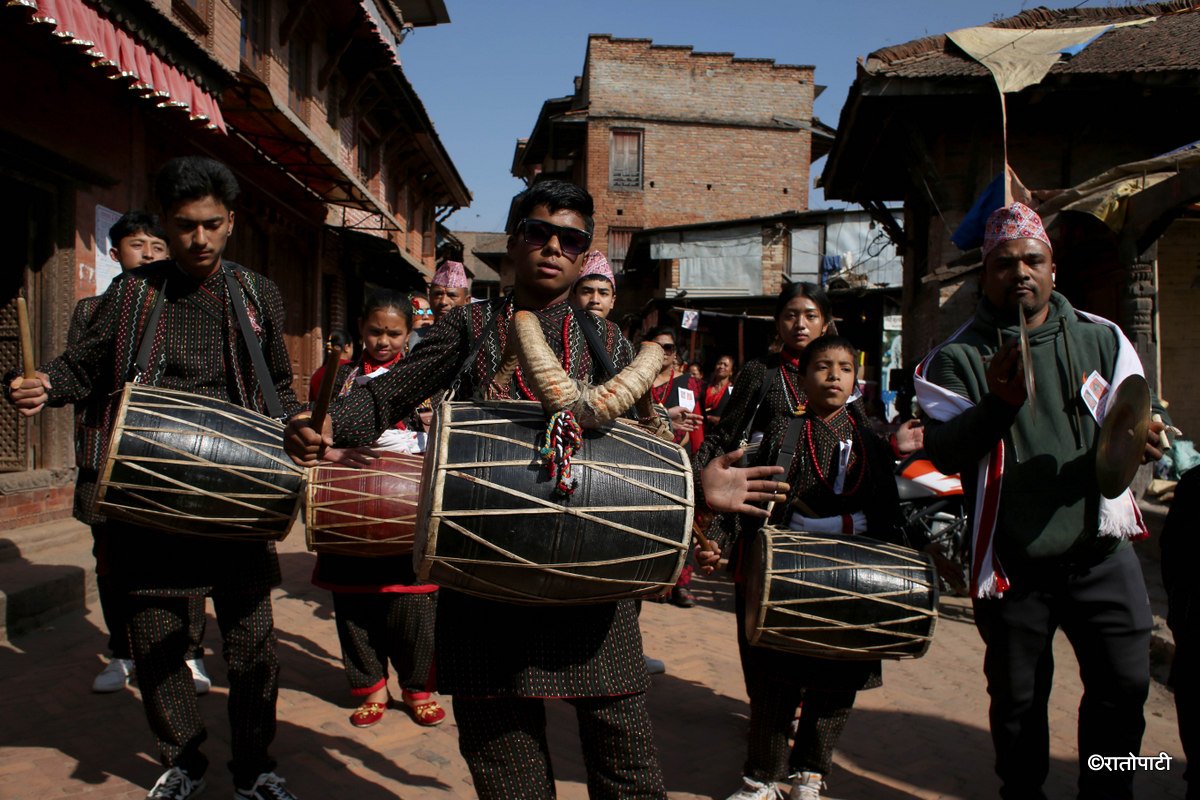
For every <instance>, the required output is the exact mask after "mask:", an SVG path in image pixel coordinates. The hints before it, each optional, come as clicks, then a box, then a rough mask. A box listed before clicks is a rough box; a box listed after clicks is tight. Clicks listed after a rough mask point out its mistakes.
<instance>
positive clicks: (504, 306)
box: [434, 295, 513, 405]
mask: <svg viewBox="0 0 1200 800" xmlns="http://www.w3.org/2000/svg"><path fill="white" fill-rule="evenodd" d="M512 301H513V299H512V295H509V296H508V297H506V298H505V300H504V302H503V303H501V304H500V307H499V308H498V309H496V314H495V316H493V317H492V323H491V326H490V327H491V328H499V327H500V319H501V318H502V317H503V316H504V313H505V311H507V310H508V306H509V304H510V303H512ZM488 329H489V326H488V325H484V326H483V329H482V330H481V331H480V332H479V336H477V337H476V338H475V342H474V343H473V344H472V345H471V349H470V350H468V351H467V358H466V360H465V361H463V362H462V366H460V367H459V368H458V373H457V374H456V375H455V376H454V380H453V381H451V382H450V387H449V388H448V389H446V393H445V394H443V395H442V400H443V401H449V400H453V399H454V398H455V397H456V396H457V395H458V387H459V385H460V384H462V380H463V378H465V377H466V376H467V373H468V372H470V371H471V370H472V369H473V368H474V367H475V359H477V358H479V351H480V350H482V349H483V343H484V342H485V341H486V340H487V338H488ZM489 380H490V379H489ZM435 397H436V395H435ZM434 405H437V404H436V403H435V404H434Z"/></svg>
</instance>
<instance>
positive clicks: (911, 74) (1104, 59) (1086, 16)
mask: <svg viewBox="0 0 1200 800" xmlns="http://www.w3.org/2000/svg"><path fill="white" fill-rule="evenodd" d="M1155 16H1157V17H1158V20H1157V21H1155V22H1152V23H1149V24H1146V25H1135V26H1130V27H1125V28H1114V29H1113V30H1110V31H1108V32H1107V33H1105V34H1104V35H1103V36H1101V37H1100V38H1099V39H1097V40H1096V41H1095V42H1093V43H1092V44H1090V45H1088V46H1087V47H1086V48H1085V49H1084V50H1083V51H1082V52H1081V53H1079V54H1078V55H1075V56H1072V57H1064V58H1063V59H1062V60H1061V61H1059V62H1058V63H1057V64H1055V65H1054V66H1053V67H1052V68H1051V69H1050V75H1061V74H1074V75H1079V74H1088V73H1091V74H1098V73H1114V72H1172V71H1197V70H1200V3H1197V2H1194V0H1173V1H1172V2H1163V3H1146V4H1145V5H1140V6H1113V7H1107V8H1105V7H1099V8H1066V9H1049V8H1041V7H1039V8H1035V9H1031V10H1029V11H1023V12H1022V13H1020V14H1018V15H1016V16H1015V17H1008V18H1007V19H1001V20H996V21H995V22H991V23H988V27H993V28H1012V29H1016V30H1022V29H1030V30H1033V29H1047V28H1080V27H1087V26H1092V25H1108V24H1112V23H1117V22H1128V21H1132V20H1138V19H1145V18H1146V17H1155ZM865 70H866V72H867V74H869V75H872V76H877V77H895V78H951V77H965V78H971V77H981V78H983V77H987V76H988V72H987V70H986V69H985V68H984V66H983V65H982V64H980V63H978V62H977V61H975V60H974V59H972V58H971V57H970V56H968V55H967V54H966V53H964V52H963V51H962V50H960V49H959V48H958V47H957V46H956V45H955V44H954V43H953V42H951V41H950V40H949V39H947V38H946V35H945V34H939V35H937V36H927V37H925V38H923V39H915V40H913V41H911V42H905V43H904V44H899V45H895V46H894V47H885V48H883V49H881V50H876V51H875V52H874V53H871V54H870V55H869V56H867V59H866V64H865Z"/></svg>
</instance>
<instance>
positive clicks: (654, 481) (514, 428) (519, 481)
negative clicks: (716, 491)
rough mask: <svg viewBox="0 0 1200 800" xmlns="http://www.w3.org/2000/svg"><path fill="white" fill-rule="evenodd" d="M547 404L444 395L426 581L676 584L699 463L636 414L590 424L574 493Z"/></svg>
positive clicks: (437, 427) (427, 495)
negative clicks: (551, 467)
mask: <svg viewBox="0 0 1200 800" xmlns="http://www.w3.org/2000/svg"><path fill="white" fill-rule="evenodd" d="M545 428H546V412H545V411H543V410H542V407H541V405H539V404H538V403H533V402H522V401H496V402H481V403H459V402H455V403H445V404H443V405H442V406H441V407H440V408H439V409H438V411H437V413H435V415H434V423H433V429H432V431H431V433H430V436H429V448H428V450H427V451H426V454H425V473H424V476H423V485H424V487H425V492H424V494H423V495H422V497H421V508H420V511H419V513H418V515H417V541H416V548H415V551H414V554H413V555H414V560H415V563H416V566H417V570H418V573H419V574H420V577H421V579H422V580H428V581H432V582H433V583H436V584H438V585H439V586H444V587H447V588H451V589H457V590H459V591H462V592H467V593H469V594H473V595H477V596H480V597H487V598H490V599H493V600H502V601H506V602H512V603H529V604H547V603H550V604H556V603H557V604H565V603H599V602H606V601H611V600H618V599H623V598H633V597H644V596H648V595H655V594H660V593H662V592H664V591H666V590H668V589H670V587H672V586H674V584H675V581H676V579H677V578H678V577H679V572H680V570H681V569H682V568H683V564H684V561H685V559H686V558H687V554H688V548H689V546H690V543H691V537H692V532H691V531H692V513H693V511H694V494H693V487H692V473H691V466H690V463H689V460H688V457H687V454H686V453H685V452H684V451H683V449H682V448H680V447H679V446H678V445H675V444H673V443H671V442H665V441H663V440H662V439H659V438H657V437H655V436H653V435H652V434H650V433H649V432H647V431H645V430H643V429H642V428H640V427H639V426H638V425H637V424H635V423H634V422H632V421H629V420H617V421H616V422H614V423H612V424H610V425H608V426H606V427H604V428H600V429H596V430H585V431H584V433H583V444H582V446H581V447H580V448H579V450H578V452H577V453H576V454H575V456H574V458H573V459H572V463H573V474H574V477H575V478H576V480H577V481H578V485H577V488H576V489H575V491H574V493H573V494H571V495H569V496H565V497H564V496H559V495H558V494H556V492H555V481H554V480H553V479H552V478H550V477H549V475H548V472H547V470H546V468H545V467H544V466H543V465H542V464H541V461H540V458H539V456H538V446H539V444H540V443H541V438H542V436H543V433H544V431H545Z"/></svg>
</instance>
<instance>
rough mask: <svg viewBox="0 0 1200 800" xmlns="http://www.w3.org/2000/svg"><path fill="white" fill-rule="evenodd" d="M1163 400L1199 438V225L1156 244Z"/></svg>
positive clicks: (1176, 230) (1181, 225)
mask: <svg viewBox="0 0 1200 800" xmlns="http://www.w3.org/2000/svg"><path fill="white" fill-rule="evenodd" d="M1158 303H1159V306H1158V307H1159V326H1160V329H1159V357H1160V359H1161V362H1162V371H1161V373H1160V375H1161V380H1162V396H1163V398H1164V399H1165V400H1167V401H1169V402H1170V404H1171V405H1170V409H1169V410H1170V413H1171V418H1172V419H1173V420H1174V422H1175V424H1176V425H1178V426H1179V427H1180V428H1182V429H1183V431H1184V435H1185V436H1186V437H1187V438H1189V439H1193V440H1194V439H1196V438H1197V437H1198V436H1200V370H1197V369H1196V360H1197V355H1198V354H1200V325H1197V324H1196V308H1197V307H1198V306H1200V221H1198V220H1179V221H1177V222H1175V223H1173V224H1172V225H1171V227H1170V228H1168V229H1167V232H1166V234H1165V235H1164V236H1163V237H1162V238H1161V239H1159V242H1158Z"/></svg>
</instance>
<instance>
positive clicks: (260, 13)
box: [241, 0, 270, 76]
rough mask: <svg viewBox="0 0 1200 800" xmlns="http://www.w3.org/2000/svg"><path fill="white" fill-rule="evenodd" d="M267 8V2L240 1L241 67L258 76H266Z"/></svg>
mask: <svg viewBox="0 0 1200 800" xmlns="http://www.w3.org/2000/svg"><path fill="white" fill-rule="evenodd" d="M267 6H268V0H242V36H241V55H242V66H244V67H247V68H249V69H250V71H251V72H254V73H257V74H258V75H259V76H262V75H265V74H266V65H267V48H268V45H269V42H270V29H269V28H268V27H267V25H268V20H267Z"/></svg>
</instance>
